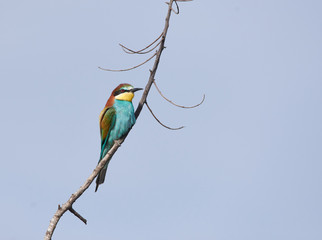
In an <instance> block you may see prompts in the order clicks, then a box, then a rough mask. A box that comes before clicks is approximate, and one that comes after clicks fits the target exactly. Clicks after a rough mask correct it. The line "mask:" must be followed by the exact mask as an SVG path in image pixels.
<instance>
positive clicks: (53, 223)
mask: <svg viewBox="0 0 322 240" xmlns="http://www.w3.org/2000/svg"><path fill="white" fill-rule="evenodd" d="M173 1H174V0H170V3H169V7H168V12H167V16H166V19H165V26H164V30H163V32H162V34H161V40H160V46H159V49H158V51H157V52H156V53H155V54H154V55H153V56H152V57H151V58H150V59H148V60H147V61H149V60H151V59H152V58H153V57H154V56H155V61H154V65H153V68H152V70H151V71H150V77H149V80H148V83H147V84H146V86H145V89H144V92H143V94H142V97H141V100H140V102H139V104H138V106H137V109H136V111H135V117H136V119H137V118H138V117H139V115H140V113H141V111H142V108H143V105H144V104H145V103H146V98H147V96H148V94H149V91H150V89H151V85H152V83H153V80H154V77H155V73H156V71H157V68H158V65H159V61H160V57H161V53H162V51H163V49H164V48H165V47H164V43H165V39H166V35H167V32H168V28H169V20H170V16H171V11H172V4H173ZM144 50H145V49H144ZM147 61H145V62H144V63H146V62H147ZM144 63H142V64H140V65H138V66H136V67H139V66H141V65H143V64H144ZM136 67H134V68H136ZM134 68H131V69H134ZM100 69H102V70H105V71H128V70H131V69H123V70H109V69H103V68H100ZM146 104H147V103H146ZM147 106H148V105H147ZM148 108H149V107H148ZM126 137H127V135H125V136H124V137H122V138H121V139H119V140H116V141H115V142H114V145H113V147H112V148H111V149H110V150H109V151H108V153H107V154H106V155H105V157H104V158H103V159H102V160H101V161H100V162H99V163H98V165H97V166H96V168H95V169H94V170H93V172H92V174H91V175H90V176H89V177H88V178H87V179H86V181H85V183H84V184H83V185H82V186H81V187H80V188H79V189H78V190H77V191H76V192H75V193H74V194H72V195H71V196H70V198H69V199H68V200H67V202H66V203H64V204H63V205H62V206H59V208H58V210H57V211H56V213H55V214H54V216H53V217H52V219H51V220H50V223H49V226H48V229H47V231H46V235H45V238H44V239H45V240H50V239H51V238H52V235H53V233H54V231H55V228H56V226H57V224H58V222H59V220H60V218H61V217H62V216H63V214H64V213H65V212H66V211H71V212H72V213H73V214H75V213H76V214H75V216H77V217H78V218H80V219H81V218H82V217H81V216H80V215H79V214H78V213H77V212H76V211H75V210H74V211H73V208H72V205H73V203H74V202H75V201H76V200H77V199H78V198H79V197H80V196H81V195H82V194H83V193H84V192H85V191H86V190H87V189H88V188H89V186H90V185H91V184H92V182H93V180H94V179H95V178H96V177H97V175H98V173H99V172H100V170H102V169H103V167H104V165H105V164H106V163H107V162H108V161H109V160H110V159H111V158H112V156H113V155H114V153H115V152H116V151H117V149H118V148H119V147H120V146H121V144H122V143H123V141H124V140H125V138H126ZM77 214H78V215H77ZM85 221H86V220H85Z"/></svg>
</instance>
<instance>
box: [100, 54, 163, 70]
mask: <svg viewBox="0 0 322 240" xmlns="http://www.w3.org/2000/svg"><path fill="white" fill-rule="evenodd" d="M156 54H157V53H155V54H153V55H152V56H151V57H150V58H149V59H147V60H146V61H144V62H143V63H140V64H139V65H136V66H134V67H131V68H127V69H119V70H115V69H107V68H102V67H98V68H99V69H101V70H104V71H109V72H125V71H130V70H133V69H135V68H138V67H140V66H142V65H143V64H145V63H147V62H148V61H150V60H151V59H152V58H153V57H154V56H155V55H156Z"/></svg>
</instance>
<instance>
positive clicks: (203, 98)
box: [153, 80, 206, 108]
mask: <svg viewBox="0 0 322 240" xmlns="http://www.w3.org/2000/svg"><path fill="white" fill-rule="evenodd" d="M153 84H154V86H155V88H156V89H157V90H158V92H159V93H160V95H161V97H163V98H164V99H165V100H167V101H168V102H169V103H171V104H173V105H174V106H176V107H180V108H195V107H198V106H200V105H201V104H202V103H203V102H204V101H205V97H206V95H205V94H204V95H203V97H202V100H201V102H200V103H198V104H196V105H194V106H189V107H187V106H182V105H178V104H176V103H174V102H172V101H171V100H170V99H168V98H166V97H165V96H164V95H163V94H162V92H161V91H160V89H159V88H158V86H157V84H156V82H155V80H154V81H153Z"/></svg>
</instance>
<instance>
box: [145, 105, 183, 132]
mask: <svg viewBox="0 0 322 240" xmlns="http://www.w3.org/2000/svg"><path fill="white" fill-rule="evenodd" d="M145 104H146V106H147V107H148V109H149V111H150V113H151V114H152V116H153V117H154V119H155V120H157V122H158V123H160V125H161V126H163V127H165V128H167V129H170V130H180V129H182V128H184V126H181V127H178V128H172V127H168V126H167V125H165V124H163V123H162V122H161V121H160V120H159V119H158V118H157V117H156V116H155V115H154V113H153V112H152V110H151V108H150V107H149V104H148V102H145Z"/></svg>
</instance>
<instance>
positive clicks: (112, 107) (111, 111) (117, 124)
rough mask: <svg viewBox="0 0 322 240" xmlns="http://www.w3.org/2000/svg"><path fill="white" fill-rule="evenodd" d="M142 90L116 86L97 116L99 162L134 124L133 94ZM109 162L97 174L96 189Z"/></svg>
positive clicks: (123, 85)
mask: <svg viewBox="0 0 322 240" xmlns="http://www.w3.org/2000/svg"><path fill="white" fill-rule="evenodd" d="M138 90H142V88H134V87H133V86H132V85H130V84H127V83H123V84H120V85H118V86H117V88H115V89H114V90H113V92H112V94H111V96H110V97H109V99H108V100H107V102H106V105H105V107H104V109H103V110H102V112H101V114H100V116H99V122H100V133H101V155H100V159H99V161H98V162H100V161H101V160H102V159H103V158H104V156H105V155H106V153H107V152H108V151H109V150H110V149H111V148H112V146H113V144H114V140H117V139H120V138H122V137H123V136H124V135H126V134H127V133H128V132H129V131H130V129H131V128H132V127H133V125H134V123H135V115H134V108H133V104H132V99H133V97H134V92H136V91H138ZM108 164H109V162H107V163H106V165H105V166H104V168H103V169H102V170H101V171H100V172H99V174H98V176H97V179H96V188H95V192H96V191H97V188H98V186H99V185H100V184H102V183H103V182H104V180H105V175H106V170H107V166H108Z"/></svg>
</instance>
